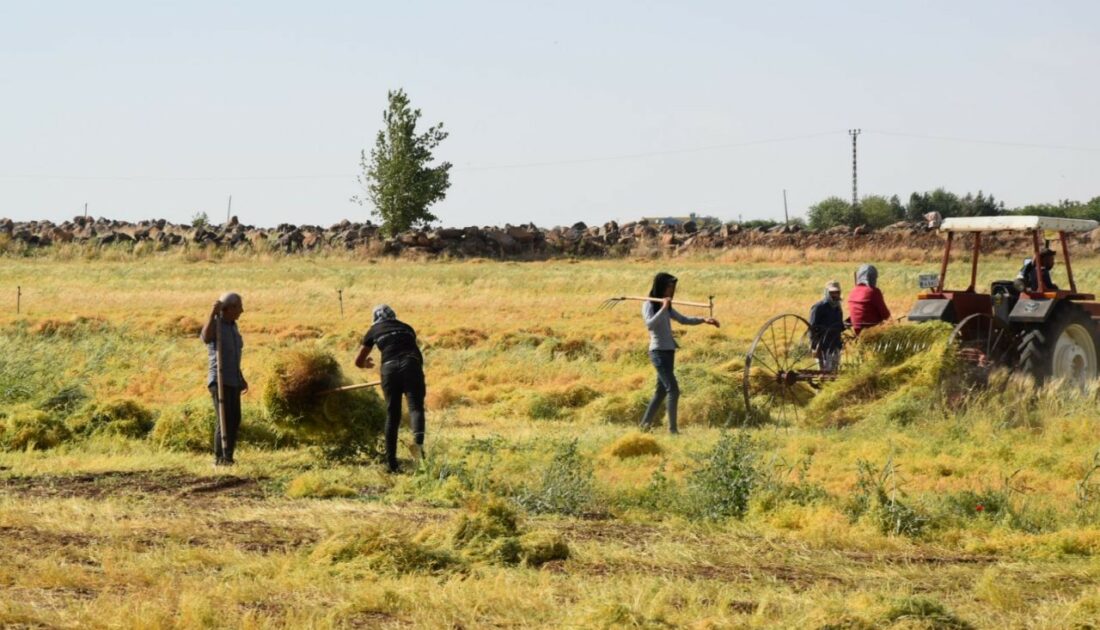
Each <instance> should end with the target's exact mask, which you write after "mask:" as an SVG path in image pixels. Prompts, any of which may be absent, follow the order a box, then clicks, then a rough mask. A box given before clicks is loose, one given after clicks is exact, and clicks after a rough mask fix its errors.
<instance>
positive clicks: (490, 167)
mask: <svg viewBox="0 0 1100 630" xmlns="http://www.w3.org/2000/svg"><path fill="white" fill-rule="evenodd" d="M838 133H842V132H840V131H823V132H818V133H811V134H803V135H798V136H785V137H779V138H766V139H761V140H750V141H747V142H732V143H726V144H713V145H707V146H699V147H685V148H680V149H664V150H660V151H647V152H643V153H627V154H621V155H608V156H598V157H585V158H572V159H564V160H547V161H542V162H517V163H512V164H490V165H484V166H477V165H465V166H461V165H458V166H455V167H454V170H456V171H494V170H506V169H522V168H537V167H543V166H567V165H572V164H591V163H596V162H614V161H621V160H634V159H639V158H647V157H657V156H663V155H677V154H684V153H700V152H704V151H719V150H722V149H735V148H741V147H750V146H757V145H764V144H775V143H780V142H795V141H798V140H808V139H812V138H819V137H822V136H829V135H835V134H838ZM356 175H357V174H355V173H349V174H340V175H323V174H317V175H247V176H210V177H204V176H194V177H187V176H172V175H169V176H160V175H124V176H85V175H48V174H27V175H0V179H52V180H75V181H179V182H191V181H212V182H237V181H277V180H313V179H352V178H354V177H356Z"/></svg>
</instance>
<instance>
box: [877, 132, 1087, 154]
mask: <svg viewBox="0 0 1100 630" xmlns="http://www.w3.org/2000/svg"><path fill="white" fill-rule="evenodd" d="M865 133H870V134H874V135H877V136H894V137H898V138H918V139H920V140H938V141H941V142H962V143H966V144H989V145H994V146H1000V147H1018V148H1024V149H1056V150H1059V151H1089V152H1100V147H1081V146H1071V145H1065V144H1038V143H1033V142H1013V141H1009V140H983V139H979V138H959V137H954V136H934V135H928V134H921V133H905V132H901V131H875V130H868V131H866V132H865Z"/></svg>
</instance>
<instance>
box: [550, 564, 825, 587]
mask: <svg viewBox="0 0 1100 630" xmlns="http://www.w3.org/2000/svg"><path fill="white" fill-rule="evenodd" d="M574 566H577V565H574ZM550 570H551V571H553V572H555V573H559V572H560V573H577V572H579V573H583V574H584V575H588V576H596V577H608V576H618V575H624V574H630V573H639V574H644V575H656V576H661V577H663V578H676V579H682V580H688V581H696V580H715V581H721V582H759V581H778V582H782V583H784V584H786V585H788V586H790V587H792V588H794V589H795V590H798V591H802V590H807V589H809V588H812V587H815V586H818V585H820V584H822V583H830V584H843V583H844V580H843V579H841V578H839V577H836V576H834V575H828V574H825V573H821V572H818V571H810V570H805V569H796V568H793V567H789V566H783V565H778V564H773V565H757V566H751V565H743V566H734V565H715V564H700V563H694V564H678V565H658V564H653V563H649V562H627V563H615V564H605V563H602V562H596V563H592V564H584V565H579V566H577V570H576V571H569V570H568V569H566V568H565V567H564V566H559V567H552V568H551V569H550Z"/></svg>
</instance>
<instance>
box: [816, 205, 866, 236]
mask: <svg viewBox="0 0 1100 630" xmlns="http://www.w3.org/2000/svg"><path fill="white" fill-rule="evenodd" d="M807 217H808V219H809V224H810V228H812V229H814V230H826V229H829V228H831V227H836V226H838V225H845V226H848V227H855V226H857V225H862V224H863V223H865V220H864V217H863V212H862V211H861V210H860V209H859V207H858V206H857V207H855V208H853V207H852V204H851V202H849V201H847V200H845V199H841V198H840V197H829V198H828V199H824V200H822V201H819V202H817V203H815V204H814V205H812V206H810V211H809V213H808V214H807Z"/></svg>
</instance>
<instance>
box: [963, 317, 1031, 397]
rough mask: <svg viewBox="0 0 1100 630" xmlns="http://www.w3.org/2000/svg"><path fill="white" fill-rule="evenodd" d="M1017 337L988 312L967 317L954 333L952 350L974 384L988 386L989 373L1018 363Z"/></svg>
mask: <svg viewBox="0 0 1100 630" xmlns="http://www.w3.org/2000/svg"><path fill="white" fill-rule="evenodd" d="M1016 341H1017V340H1016V336H1015V334H1014V333H1013V332H1012V330H1011V329H1010V328H1009V327H1008V326H1006V325H1005V324H1004V322H1002V321H1001V320H999V319H997V318H996V317H993V316H992V315H990V314H988V313H975V314H973V315H969V316H967V317H964V318H963V320H962V321H960V322H959V323H958V324H957V325H956V326H955V329H954V330H952V331H951V341H950V344H951V348H952V349H953V351H954V352H955V357H956V358H957V359H958V362H959V366H960V367H961V368H962V371H963V375H964V377H965V378H966V379H967V381H969V382H970V383H971V384H974V385H985V384H986V383H987V382H988V380H989V373H990V372H992V371H993V370H994V369H996V368H998V367H1012V366H1013V365H1014V364H1015V351H1016Z"/></svg>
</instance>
